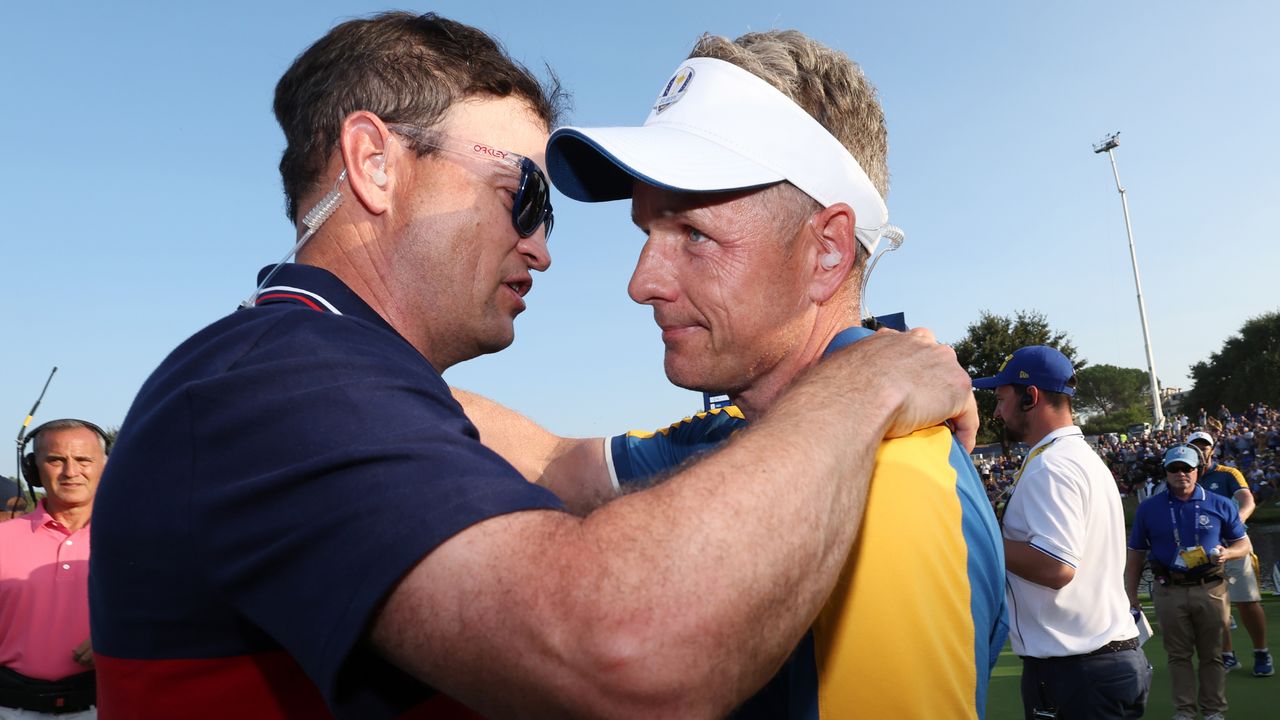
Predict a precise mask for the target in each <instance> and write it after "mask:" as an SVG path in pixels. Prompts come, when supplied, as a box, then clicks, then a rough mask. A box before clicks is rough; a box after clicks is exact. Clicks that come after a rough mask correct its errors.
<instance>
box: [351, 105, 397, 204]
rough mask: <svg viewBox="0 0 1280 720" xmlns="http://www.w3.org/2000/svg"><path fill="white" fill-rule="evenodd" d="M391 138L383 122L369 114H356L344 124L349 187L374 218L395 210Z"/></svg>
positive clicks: (366, 112) (359, 112)
mask: <svg viewBox="0 0 1280 720" xmlns="http://www.w3.org/2000/svg"><path fill="white" fill-rule="evenodd" d="M390 136H391V131H390V130H388V129H387V126H386V124H385V123H383V122H382V119H381V118H379V117H378V116H377V115H374V114H373V113H371V112H368V111H367V110H358V111H356V112H353V113H351V114H350V115H348V116H347V117H346V118H344V119H343V121H342V132H341V133H340V135H339V143H340V146H341V147H340V149H341V151H342V160H343V162H344V163H346V166H347V183H348V184H349V185H350V186H351V193H352V194H353V195H354V196H355V199H356V201H358V202H359V203H360V204H361V205H363V206H364V209H365V210H366V211H367V212H368V213H369V214H371V215H381V214H382V213H384V212H386V211H387V209H388V208H389V207H390V206H391V187H392V186H393V185H394V184H395V178H394V173H393V167H392V163H391V161H390V160H389V151H390V147H389V145H390Z"/></svg>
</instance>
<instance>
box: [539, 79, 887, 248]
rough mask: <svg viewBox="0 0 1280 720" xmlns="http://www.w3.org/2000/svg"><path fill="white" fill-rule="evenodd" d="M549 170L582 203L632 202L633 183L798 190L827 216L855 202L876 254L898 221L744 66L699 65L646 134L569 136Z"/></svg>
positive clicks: (861, 231) (846, 157)
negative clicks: (891, 218) (778, 185)
mask: <svg viewBox="0 0 1280 720" xmlns="http://www.w3.org/2000/svg"><path fill="white" fill-rule="evenodd" d="M547 170H548V171H549V172H550V175H551V181H552V182H554V183H555V185H556V188H557V189H559V190H560V192H562V193H564V194H565V195H567V196H569V197H570V198H573V199H574V200H581V201H584V202H602V201H605V200H621V199H623V198H628V197H631V186H632V182H633V180H637V179H638V180H640V181H642V182H645V183H647V184H649V185H653V186H655V187H660V188H665V189H669V190H678V191H682V192H718V191H728V190H742V189H747V188H753V187H761V186H765V185H772V184H774V183H778V182H782V181H784V180H786V181H789V182H790V183H791V184H792V185H795V186H796V187H798V188H800V189H801V190H802V191H804V193H805V194H807V195H808V196H809V197H811V198H813V199H814V200H817V201H818V203H819V204H821V205H822V206H823V207H830V206H832V205H834V204H836V203H840V202H843V203H847V204H848V205H849V207H851V208H853V212H854V214H855V215H856V220H857V223H856V230H855V233H856V235H857V237H858V240H859V242H861V243H862V244H863V245H864V246H865V247H866V248H867V252H868V253H874V252H875V249H876V244H877V243H878V242H879V241H880V236H881V234H882V233H883V232H884V228H885V225H886V224H888V222H889V211H888V209H887V208H886V207H885V204H884V199H883V198H881V197H880V193H879V192H877V191H876V188H875V186H874V185H872V184H871V180H870V179H869V178H868V177H867V173H866V172H865V171H864V170H863V169H862V166H860V165H859V164H858V161H857V160H855V159H854V158H853V155H851V154H849V151H848V150H846V149H845V147H844V146H843V145H841V144H840V141H839V140H836V139H835V137H833V136H832V135H831V133H829V132H827V130H826V128H824V127H822V125H821V124H819V123H818V121H817V120H814V119H813V117H812V116H811V115H809V113H807V112H805V111H804V109H802V108H801V107H800V106H799V105H796V104H795V103H794V102H792V101H791V99H790V98H788V97H787V96H786V95H783V94H782V93H781V92H780V91H778V89H777V88H774V87H773V86H772V85H770V84H769V83H767V82H765V81H764V80H761V79H760V78H758V77H756V76H755V75H753V74H752V73H750V72H747V71H746V70H743V69H742V68H740V67H738V66H737V65H733V64H731V63H727V62H724V61H722V60H714V59H712V58H691V59H689V60H685V61H684V62H683V63H681V64H680V67H679V68H677V69H676V72H675V74H673V75H672V76H671V79H670V80H669V81H668V82H667V83H666V85H664V86H663V88H662V92H661V93H659V95H658V99H657V101H656V102H655V103H654V106H653V110H652V111H651V112H650V113H649V117H648V118H647V119H645V121H644V125H643V126H641V127H609V128H577V127H562V128H559V129H557V130H556V131H555V132H554V133H552V134H551V139H550V140H549V141H548V143H547Z"/></svg>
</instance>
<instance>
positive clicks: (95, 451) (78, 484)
mask: <svg viewBox="0 0 1280 720" xmlns="http://www.w3.org/2000/svg"><path fill="white" fill-rule="evenodd" d="M34 452H35V460H36V469H37V471H38V472H39V473H40V482H41V483H42V484H43V485H44V489H45V507H46V509H48V511H49V512H50V513H58V512H65V511H67V510H70V509H73V508H79V507H87V506H91V505H92V504H93V496H94V495H95V494H97V492H98V479H99V478H101V477H102V469H103V467H105V466H106V463H107V456H106V454H105V453H104V452H103V450H102V440H101V439H100V438H99V437H98V434H97V433H95V432H94V431H92V430H90V429H88V428H82V427H79V428H65V429H60V430H45V431H43V432H41V433H40V434H39V435H37V436H36V440H35V450H34Z"/></svg>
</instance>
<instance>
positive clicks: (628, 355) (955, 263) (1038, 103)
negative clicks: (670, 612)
mask: <svg viewBox="0 0 1280 720" xmlns="http://www.w3.org/2000/svg"><path fill="white" fill-rule="evenodd" d="M785 5H786V6H785V7H784V4H783V3H779V2H777V0H771V1H769V2H757V1H755V0H736V1H733V2H695V3H690V2H681V3H673V2H665V1H658V2H645V3H621V4H618V5H617V6H614V5H613V4H611V3H600V2H590V3H587V2H561V3H541V2H486V1H485V0H467V1H466V2H441V3H435V4H432V5H426V4H417V5H412V6H408V7H409V8H410V9H414V10H420V11H426V10H436V11H438V12H440V13H442V14H444V15H447V16H450V17H454V18H456V19H459V20H462V21H465V22H469V23H472V24H475V25H478V26H480V27H482V28H484V29H486V30H488V31H489V32H491V33H493V34H494V35H496V36H497V37H498V38H499V39H500V40H502V41H503V42H504V43H505V45H506V46H507V48H508V49H509V50H510V51H511V53H512V54H513V55H514V56H516V57H517V58H519V59H520V60H522V61H523V62H525V63H526V64H528V65H530V66H531V67H535V68H541V67H542V66H543V65H544V64H549V65H550V66H551V67H553V68H554V69H555V70H556V72H557V73H559V75H560V77H561V79H562V80H563V82H564V83H565V85H566V86H567V87H568V88H569V89H570V90H571V91H572V92H573V94H574V98H575V109H574V112H573V113H572V115H571V117H570V120H571V121H572V122H574V123H577V124H624V123H625V124H634V123H637V122H640V121H641V120H643V118H644V117H645V115H646V113H647V108H648V106H649V104H650V103H651V101H652V99H653V97H655V96H656V95H657V91H658V89H659V86H660V84H661V83H662V82H664V81H665V80H666V79H667V76H668V74H669V73H670V72H671V71H672V70H673V69H674V68H675V66H676V64H677V63H678V62H679V61H680V60H681V59H682V58H683V57H684V56H685V55H686V54H687V52H688V50H689V48H690V46H691V45H692V43H693V40H694V39H695V37H696V36H697V35H698V34H699V33H701V32H703V31H710V32H714V33H717V34H722V35H728V36H731V37H732V36H736V35H738V34H740V33H742V32H745V31H748V30H761V29H770V28H796V29H799V30H802V31H804V32H806V33H809V34H810V35H812V36H814V37H816V38H818V39H820V40H822V41H824V42H826V43H827V44H829V45H832V46H834V47H837V48H839V49H841V50H844V51H845V52H846V53H848V54H849V55H850V56H851V57H852V58H854V59H855V60H857V61H858V62H860V63H861V64H862V65H863V67H864V68H865V69H866V72H867V74H868V76H869V77H870V78H871V79H872V80H873V81H874V82H875V84H876V85H877V86H878V87H879V90H880V96H881V100H882V102H883V105H884V108H885V113H886V116H887V118H888V125H889V137H890V148H891V149H890V156H889V162H890V168H891V170H892V172H893V189H892V192H891V193H890V195H889V198H888V204H889V208H890V213H891V220H892V221H893V222H894V223H895V224H898V225H900V226H902V227H903V228H904V229H905V230H906V232H907V242H906V245H905V246H904V247H903V248H902V249H901V250H899V251H898V252H896V253H894V254H893V255H889V256H887V257H886V258H885V260H884V261H883V262H882V263H881V264H880V267H879V268H878V269H877V271H876V274H875V276H874V277H873V278H872V280H871V287H870V294H869V304H870V306H871V308H872V309H874V310H875V311H876V312H879V313H884V312H890V311H897V310H902V311H905V312H906V313H907V318H908V320H909V321H910V322H911V323H912V324H915V325H924V326H927V327H930V328H933V329H934V330H935V332H937V334H938V336H939V337H940V338H941V339H943V340H945V341H954V340H957V339H959V338H960V337H962V336H963V334H964V332H965V327H966V325H967V324H968V323H969V322H971V321H972V320H974V319H975V318H976V317H977V316H978V313H979V312H980V311H981V310H984V309H986V310H990V311H993V312H996V313H1001V314H1008V313H1012V312H1013V311H1014V310H1016V309H1035V310H1039V311H1041V312H1043V313H1045V314H1046V315H1047V316H1048V317H1049V320H1050V322H1051V323H1052V324H1053V325H1054V326H1055V327H1057V328H1059V329H1062V330H1065V331H1067V332H1068V333H1070V335H1071V337H1072V338H1073V339H1074V341H1075V343H1076V345H1077V346H1078V347H1079V348H1080V351H1081V354H1082V355H1083V356H1085V357H1086V358H1088V360H1089V361H1090V362H1091V363H1111V364H1115V365H1121V366H1126V367H1142V368H1144V367H1145V359H1144V356H1143V348H1142V338H1141V334H1140V331H1139V325H1138V315H1137V308H1136V303H1135V301H1134V288H1133V277H1132V273H1131V269H1130V264H1129V256H1128V249H1127V245H1126V241H1125V235H1124V224H1123V218H1122V215H1121V209H1120V201H1119V197H1118V195H1117V194H1116V189H1115V185H1114V183H1113V181H1112V176H1111V168H1110V165H1109V164H1108V162H1107V160H1106V157H1105V156H1098V155H1094V154H1093V153H1092V152H1091V150H1090V145H1091V143H1093V142H1095V141H1097V140H1099V139H1100V138H1101V137H1102V136H1103V135H1104V134H1105V133H1107V132H1110V131H1113V130H1121V131H1123V135H1122V136H1121V141H1122V145H1121V146H1120V149H1119V151H1118V160H1119V163H1120V173H1121V179H1122V180H1123V181H1124V183H1125V185H1126V187H1127V189H1128V191H1129V201H1130V208H1131V210H1132V213H1133V223H1134V231H1135V236H1136V239H1137V246H1138V257H1139V261H1140V265H1141V270H1142V279H1143V287H1144V291H1145V294H1146V300H1147V311H1148V315H1149V319H1150V323H1151V332H1152V337H1153V341H1154V345H1155V350H1156V364H1157V369H1158V371H1159V374H1160V376H1161V377H1162V379H1163V380H1164V382H1165V384H1166V385H1172V386H1184V387H1185V386H1186V384H1187V383H1186V378H1187V375H1188V368H1189V366H1190V365H1191V364H1192V363H1194V362H1196V361H1197V360H1200V359H1202V358H1204V357H1206V356H1207V355H1208V354H1209V353H1210V352H1211V351H1213V350H1216V349H1217V348H1219V347H1220V346H1221V343H1222V341H1223V340H1224V339H1225V338H1226V337H1228V336H1229V335H1230V334H1232V333H1233V332H1235V331H1236V330H1237V329H1238V328H1239V326H1240V325H1241V323H1242V322H1243V321H1244V320H1245V319H1247V318H1249V317H1252V316H1254V315H1257V314H1260V313H1262V312H1266V311H1270V310H1274V309H1276V308H1277V306H1280V293H1277V290H1276V287H1277V283H1276V276H1277V271H1278V270H1280V251H1278V250H1277V240H1278V239H1280V238H1277V235H1278V234H1280V233H1278V231H1277V223H1276V218H1275V209H1276V207H1277V200H1276V198H1277V197H1280V173H1277V172H1276V168H1277V162H1278V161H1280V140H1278V139H1277V131H1276V128H1278V127H1280V93H1277V92H1276V90H1277V77H1280V46H1278V44H1277V43H1276V42H1275V31H1276V28H1277V27H1280V11H1278V10H1277V6H1276V5H1275V4H1274V3H1270V2H1261V1H1259V2H1218V3H1205V2H1132V3H1115V2H1073V3H1031V2H1013V1H1010V2H1000V3H995V2H966V3H955V2H940V1H939V2H876V3H868V2H822V3H788V4H785ZM391 7H396V6H391V5H383V4H380V3H369V2H353V1H349V2H333V1H328V0H325V1H308V2H302V1H293V2H263V1H261V0H259V1H256V2H241V1H239V0H236V1H234V2H232V1H224V2H217V3H194V2H193V3H171V2H128V1H122V0H117V1H116V2H88V1H84V2H57V1H54V0H50V1H49V2H29V3H11V4H7V5H6V7H5V9H4V10H3V11H0V98H2V100H0V102H2V103H3V105H2V107H3V112H2V113H0V130H2V131H3V133H2V135H3V137H4V138H5V140H6V152H5V153H4V171H3V174H2V175H0V211H2V212H3V216H4V218H5V221H4V224H3V229H2V230H0V238H2V245H0V247H3V251H4V258H3V260H0V263H2V264H0V267H3V268H4V272H3V274H2V275H0V278H2V282H0V288H2V290H3V292H4V295H5V310H6V311H5V312H4V313H3V319H0V336H3V337H4V338H5V339H6V340H7V342H6V345H7V346H8V348H7V352H5V353H4V357H5V360H4V364H3V369H4V373H3V379H2V380H0V434H4V435H5V436H6V437H12V436H13V435H9V434H8V433H13V434H16V433H17V430H18V425H19V423H20V422H21V420H22V418H23V416H24V415H25V413H26V411H27V409H28V407H29V406H30V404H31V402H32V401H33V400H34V398H35V395H36V393H37V392H38V391H39V389H40V385H41V383H42V382H43V381H44V378H45V376H46V374H47V373H48V371H49V368H50V367H51V366H54V365H57V366H59V367H60V370H59V372H58V375H57V378H56V379H55V380H54V383H53V386H52V387H51V388H50V390H49V394H48V397H47V398H46V400H45V403H44V405H43V406H42V407H41V411H40V414H39V416H38V418H37V420H38V421H40V420H48V419H51V418H55V417H60V416H66V415H72V416H81V417H84V418H87V419H90V420H93V421H96V422H98V423H100V424H103V425H118V424H119V423H121V422H122V421H123V419H124V416H125V413H126V411H127V410H128V407H129V404H130V403H131V402H132V399H133V396H134V394H135V393H136V391H137V389H138V387H139V386H140V385H141V383H142V382H143V381H144V380H145V379H146V377H147V375H148V374H149V373H150V372H151V370H152V369H153V368H154V367H155V366H156V364H157V363H159V362H160V360H161V359H162V358H163V357H164V356H165V354H167V353H168V352H169V351H170V350H171V349H172V348H173V347H175V346H176V345H177V344H178V343H179V342H181V341H182V340H183V339H184V338H186V337H187V336H188V335H190V334H191V333H192V332H194V331H195V330H197V329H199V328H200V327H202V326H203V325H205V324H206V323H208V322H211V321H212V320H214V319H216V318H217V317H219V316H220V315H222V314H224V313H226V312H228V311H230V310H231V309H232V308H233V307H234V306H235V305H236V303H237V302H239V301H240V300H241V299H242V298H243V297H244V296H245V295H246V294H247V293H248V292H249V291H250V290H251V289H252V287H253V278H254V275H255V273H256V271H257V269H258V268H259V267H261V266H262V265H265V264H267V263H269V262H272V261H274V260H275V259H276V258H278V257H279V256H280V255H281V254H282V253H283V252H284V251H285V250H286V249H287V248H288V247H289V246H290V244H291V243H292V241H293V237H294V235H293V231H292V228H291V227H290V225H289V224H288V223H287V222H286V220H285V217H284V213H283V210H282V206H283V201H282V196H281V192H280V184H279V179H278V176H277V172H276V163H277V161H278V159H279V154H280V151H281V149H282V139H281V135H280V132H279V130H278V128H277V127H276V124H275V121H274V119H273V117H272V115H271V98H272V91H273V89H274V85H275V82H276V80H277V79H278V78H279V76H280V74H281V73H282V72H283V71H284V69H285V68H286V67H287V66H288V64H289V63H290V62H291V60H292V59H293V58H294V57H295V56H296V55H297V54H298V53H299V52H301V51H302V50H303V49H304V48H305V47H306V46H307V45H308V44H310V43H311V42H313V41H314V40H316V39H317V38H319V37H320V36H321V35H322V34H324V33H325V32H326V31H327V30H328V29H329V28H330V27H331V26H332V25H333V24H335V23H336V22H339V21H341V20H344V19H347V18H350V17H354V16H359V15H364V14H367V13H369V12H372V11H376V10H379V9H386V8H391ZM555 205H556V208H557V222H556V233H555V237H554V238H553V240H552V252H553V259H554V264H553V266H552V268H551V270H550V271H549V272H548V273H546V274H545V275H543V276H541V277H538V278H536V287H535V288H534V291H533V293H532V294H531V295H530V297H529V303H530V309H529V311H528V312H526V313H525V314H524V315H522V316H521V317H520V319H519V320H518V321H517V326H516V328H517V337H516V343H515V345H514V346H513V347H512V348H511V349H509V350H507V351H505V352H503V353H501V354H499V355H496V356H491V357H486V358H482V359H479V360H476V361H473V362H471V363H468V364H465V365H463V366H459V367H457V368H455V369H453V370H450V371H449V372H448V373H447V374H446V377H447V378H448V379H449V380H450V381H452V382H454V383H455V384H459V385H462V386H464V387H469V388H472V389H475V390H478V391H480V392H483V393H486V394H488V395H490V396H492V397H494V398H496V399H498V400H500V401H503V402H506V403H508V404H511V405H513V406H515V407H517V408H518V409H521V410H523V411H524V412H526V413H528V414H530V415H531V416H533V417H534V418H535V419H536V420H538V421H539V422H541V423H543V424H544V425H547V426H548V427H550V428H551V429H553V430H555V431H557V432H561V433H567V434H588V433H590V434H601V433H610V432H617V431H621V430H624V429H629V428H631V427H642V428H645V427H654V426H658V425H662V424H665V423H667V422H670V421H673V420H675V419H677V418H678V417H680V416H681V415H683V414H686V413H687V412H689V411H691V410H694V409H696V408H697V407H698V404H699V399H698V397H697V396H695V395H694V394H693V393H690V392H688V391H683V390H680V389H678V388H673V387H671V386H670V385H669V384H668V383H667V382H666V380H665V378H664V377H663V375H662V363H661V342H660V338H659V333H658V331H657V329H656V327H655V326H654V325H653V322H652V318H651V314H650V311H649V309H648V308H645V307H641V306H638V305H635V304H633V303H632V302H631V301H630V300H629V299H628V298H627V296H626V282H627V279H628V277H629V275H630V272H631V268H632V266H633V264H634V261H635V258H636V256H637V254H638V252H639V249H640V245H641V236H640V235H639V233H638V231H636V230H635V229H634V228H633V227H632V226H631V224H630V222H629V221H628V219H627V218H628V208H627V206H626V205H625V203H610V204H604V205H596V206H588V205H582V204H577V203H573V202H571V201H569V200H567V199H566V198H564V197H562V196H557V197H556V198H555ZM5 418H8V419H7V420H6V419H5ZM9 462H10V461H7V460H2V459H0V472H3V473H4V474H10V472H11V468H10V466H9Z"/></svg>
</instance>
